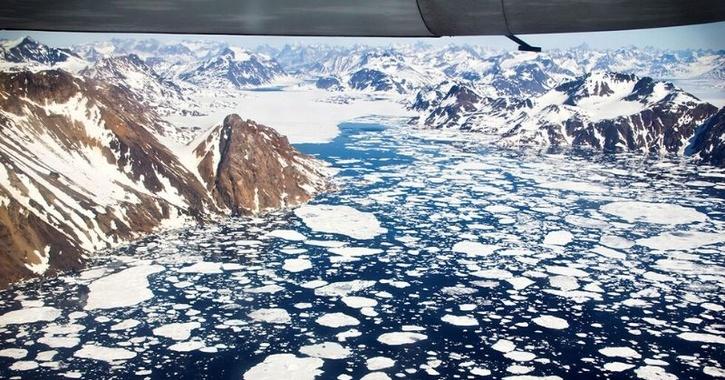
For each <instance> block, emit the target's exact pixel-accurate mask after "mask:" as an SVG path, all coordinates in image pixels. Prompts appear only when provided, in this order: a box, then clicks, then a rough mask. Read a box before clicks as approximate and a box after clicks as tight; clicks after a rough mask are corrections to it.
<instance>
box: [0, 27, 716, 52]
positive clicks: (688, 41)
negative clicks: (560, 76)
mask: <svg viewBox="0 0 725 380" xmlns="http://www.w3.org/2000/svg"><path fill="white" fill-rule="evenodd" d="M26 35H29V36H31V37H32V38H34V39H36V40H37V41H40V42H43V43H45V44H48V45H51V46H55V47H68V46H71V45H76V44H83V43H88V42H94V41H107V40H109V39H112V38H134V39H145V38H156V39H158V40H161V41H168V42H174V41H180V40H188V39H196V38H200V39H206V40H220V41H226V42H228V43H229V44H230V45H232V46H242V47H255V46H259V45H265V44H267V45H271V46H275V47H280V46H283V45H285V44H327V45H341V46H350V45H355V44H365V45H393V44H406V43H416V42H424V43H428V44H431V45H447V44H457V45H464V44H468V45H480V46H488V47H493V48H503V49H515V48H516V45H515V44H514V43H513V42H511V41H509V40H508V39H506V38H505V37H499V36H479V37H441V38H369V37H366V38H351V37H269V36H224V35H219V36H213V35H203V36H198V35H197V36H195V35H172V34H153V35H152V34H134V33H126V34H123V33H67V32H35V31H2V30H0V39H16V38H20V37H23V36H26ZM724 36H725V22H718V23H711V24H702V25H691V26H678V27H668V28H656V29H639V30H628V31H616V32H594V33H566V34H539V35H522V36H519V37H521V38H522V39H524V40H525V41H526V42H528V43H529V44H531V45H534V46H541V47H542V48H544V50H546V49H557V48H567V47H573V46H579V45H582V44H586V45H588V46H589V47H591V48H595V49H612V48H619V47H623V46H637V47H647V46H651V47H656V48H662V49H689V48H693V49H700V48H702V49H725V37H724Z"/></svg>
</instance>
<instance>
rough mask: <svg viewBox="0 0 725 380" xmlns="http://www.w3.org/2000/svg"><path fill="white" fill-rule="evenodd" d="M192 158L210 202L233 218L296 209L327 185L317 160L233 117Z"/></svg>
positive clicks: (275, 135)
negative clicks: (230, 214)
mask: <svg viewBox="0 0 725 380" xmlns="http://www.w3.org/2000/svg"><path fill="white" fill-rule="evenodd" d="M194 154H195V155H196V157H197V158H200V159H201V161H200V163H199V173H200V174H201V176H202V178H203V180H204V182H206V187H207V189H208V190H209V191H210V193H211V194H212V196H213V198H214V200H215V201H216V203H217V204H218V205H220V206H223V207H225V208H227V209H229V210H231V212H232V213H233V214H237V215H239V214H252V213H257V212H260V211H264V210H268V209H275V208H281V207H287V206H293V205H298V204H300V203H303V202H305V201H307V200H309V199H310V197H311V196H312V195H313V194H314V193H315V192H318V191H321V190H323V189H324V188H325V187H326V184H325V177H326V174H325V170H324V169H323V168H322V166H321V165H320V163H319V162H318V161H317V160H315V159H313V158H312V157H308V156H305V155H303V154H301V153H299V152H298V151H297V150H295V149H294V148H292V146H291V145H290V144H289V142H288V141H287V138H286V137H284V136H282V135H280V134H278V133H277V132H276V131H274V130H273V129H271V128H269V127H265V126H263V125H259V124H257V123H255V122H253V121H251V120H242V118H241V117H239V115H236V114H232V115H229V116H227V117H226V118H225V119H224V123H223V124H222V125H220V126H217V127H215V128H214V129H213V130H212V131H211V133H210V134H209V135H208V137H207V138H206V139H205V140H204V141H202V142H201V143H200V144H199V145H198V146H197V147H196V148H195V149H194ZM215 162H216V167H215V166H214V165H215Z"/></svg>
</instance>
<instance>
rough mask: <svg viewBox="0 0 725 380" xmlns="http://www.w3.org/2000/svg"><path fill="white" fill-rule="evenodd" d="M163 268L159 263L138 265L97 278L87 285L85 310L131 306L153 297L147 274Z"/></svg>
mask: <svg viewBox="0 0 725 380" xmlns="http://www.w3.org/2000/svg"><path fill="white" fill-rule="evenodd" d="M163 270H164V267H162V266H160V265H139V266H136V267H132V268H128V269H124V270H122V271H120V272H118V273H114V274H112V275H109V276H106V277H103V278H99V279H98V280H96V281H93V282H92V283H91V284H90V285H88V290H89V291H90V292H89V293H88V300H87V301H86V306H85V307H84V309H85V310H94V309H113V308H117V307H128V306H133V305H136V304H138V303H141V302H143V301H146V300H149V299H151V298H153V296H154V293H153V292H152V291H151V290H150V289H149V282H148V276H149V275H151V274H154V273H158V272H161V271H163Z"/></svg>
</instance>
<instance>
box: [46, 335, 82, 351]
mask: <svg viewBox="0 0 725 380" xmlns="http://www.w3.org/2000/svg"><path fill="white" fill-rule="evenodd" d="M38 343H42V344H44V345H46V346H48V347H52V348H73V347H75V346H77V345H79V344H80V343H81V340H80V339H79V338H76V337H69V336H52V335H46V336H43V337H40V338H39V339H38Z"/></svg>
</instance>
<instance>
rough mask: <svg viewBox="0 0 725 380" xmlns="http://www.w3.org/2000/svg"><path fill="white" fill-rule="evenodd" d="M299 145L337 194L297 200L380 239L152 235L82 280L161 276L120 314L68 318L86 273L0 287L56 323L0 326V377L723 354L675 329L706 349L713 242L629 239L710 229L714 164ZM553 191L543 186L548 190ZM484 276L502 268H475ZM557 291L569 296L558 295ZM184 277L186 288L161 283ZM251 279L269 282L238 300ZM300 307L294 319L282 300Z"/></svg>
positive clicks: (719, 272)
mask: <svg viewBox="0 0 725 380" xmlns="http://www.w3.org/2000/svg"><path fill="white" fill-rule="evenodd" d="M297 147H298V149H300V150H301V151H303V152H305V153H308V154H311V155H315V156H317V157H319V158H322V159H325V160H327V161H328V162H331V163H332V165H333V166H334V167H336V168H338V169H339V170H340V171H339V173H338V175H337V176H336V180H335V181H336V185H337V189H338V190H337V191H335V192H332V193H329V194H325V195H322V196H320V197H318V198H316V199H315V200H314V201H313V202H312V203H314V204H324V205H348V206H351V207H353V208H355V209H357V210H360V211H362V212H367V213H372V214H373V215H375V217H376V218H377V219H378V221H379V222H380V224H381V225H382V227H384V228H386V229H387V232H386V233H382V234H380V235H378V236H375V237H374V238H372V239H367V240H366V239H354V238H351V237H348V236H344V235H338V234H330V233H322V232H318V231H313V230H312V229H310V228H309V227H308V226H307V225H306V224H305V223H304V222H303V221H302V220H300V219H299V218H297V217H296V216H295V215H293V214H292V213H291V212H279V213H273V214H270V215H266V216H264V217H262V218H258V219H232V220H228V221H225V222H223V223H221V224H219V225H214V226H204V227H194V228H188V229H183V230H178V231H173V232H168V233H164V234H160V235H156V236H151V237H149V238H146V239H144V240H142V241H139V242H136V243H134V244H132V245H131V246H129V247H126V248H122V249H119V250H117V251H115V252H113V253H112V257H111V258H109V257H108V256H104V257H102V258H98V259H97V260H95V262H94V264H95V266H96V267H97V268H101V269H105V271H104V273H100V274H97V276H98V277H97V278H102V277H104V276H106V275H109V274H111V273H114V272H117V271H119V270H121V269H124V268H127V267H135V266H140V265H150V264H154V265H161V266H163V268H164V270H163V271H162V272H160V273H156V274H152V275H150V276H149V282H150V285H149V289H151V290H152V291H153V298H151V299H149V300H147V301H144V302H142V303H139V304H137V305H133V306H130V307H119V308H114V309H108V310H90V311H86V313H87V315H84V316H80V317H78V318H77V319H75V320H74V322H71V320H70V318H69V316H70V315H71V313H72V312H77V311H82V310H83V308H84V306H85V305H86V302H87V296H88V289H87V285H88V284H90V283H92V282H93V281H94V280H95V279H96V277H94V276H91V275H89V274H88V272H87V273H86V275H85V276H83V275H79V274H70V275H68V276H64V277H61V278H56V279H50V280H45V281H43V282H34V283H29V284H25V285H21V286H18V287H16V288H15V289H12V290H9V291H5V292H3V293H2V294H0V297H1V303H0V315H2V314H3V313H5V312H8V311H10V310H16V309H20V308H21V307H22V306H21V303H22V302H23V301H25V302H26V305H25V307H26V308H28V307H33V306H37V305H36V304H34V303H33V302H41V301H42V303H43V304H44V305H45V306H50V307H54V308H57V309H59V310H61V311H62V313H61V316H60V317H58V318H57V319H56V320H54V321H53V322H37V323H27V324H21V325H6V326H3V327H0V340H1V341H2V342H3V343H2V346H1V348H23V349H25V350H27V351H28V352H27V355H26V356H25V357H24V358H22V359H17V360H16V359H11V358H5V357H0V377H7V378H9V377H11V376H22V377H23V378H59V377H62V376H63V374H69V373H70V374H73V375H80V376H82V377H83V378H94V379H95V378H137V377H148V378H154V379H171V378H173V379H198V378H208V379H240V378H242V377H243V376H244V374H245V373H247V372H248V371H249V370H250V369H251V368H252V367H254V366H255V365H257V364H259V363H261V362H262V361H263V360H264V359H265V358H267V357H268V356H269V355H273V354H279V353H292V354H295V355H297V356H298V357H305V355H303V354H301V353H299V352H298V350H299V349H300V348H301V347H303V346H305V345H310V344H313V343H321V342H338V343H339V344H341V345H343V346H344V347H346V348H348V349H349V350H350V351H351V352H352V354H351V355H350V356H349V357H347V358H345V359H325V360H324V364H323V365H322V367H321V368H320V371H322V373H321V375H319V376H318V378H320V379H336V378H338V377H339V376H343V377H342V378H346V377H345V376H350V378H354V379H359V378H362V377H363V376H365V375H366V374H368V373H369V372H371V371H370V370H369V369H368V368H366V360H367V359H369V358H372V357H376V356H385V357H388V358H391V359H394V360H395V365H394V366H393V367H391V368H386V369H382V370H380V372H384V373H385V374H387V376H389V377H390V378H408V379H427V378H476V375H475V374H476V373H483V372H484V371H483V370H486V371H490V373H491V375H490V376H489V378H502V377H506V376H515V375H516V374H523V373H526V374H527V375H530V376H558V377H560V378H567V379H568V378H571V379H599V378H637V377H638V376H640V377H643V378H646V377H647V376H653V375H652V374H653V373H658V372H659V373H660V376H661V377H650V378H668V377H666V376H667V375H666V374H662V373H667V374H670V376H677V377H678V378H681V379H684V378H692V379H699V378H707V376H708V375H706V373H712V371H715V370H717V369H718V368H722V366H723V364H724V363H725V355H724V354H723V352H725V351H724V350H723V344H722V343H704V342H698V341H691V340H686V339H684V338H682V337H680V334H682V333H686V332H696V333H707V334H710V335H708V336H709V337H710V338H711V339H714V340H716V341H717V340H718V339H724V334H723V332H722V331H723V328H722V326H723V322H724V321H723V312H722V311H718V310H719V308H718V307H721V305H723V304H724V303H725V301H724V300H723V292H722V285H723V283H724V282H723V281H725V275H723V273H725V271H723V261H724V260H723V256H722V254H723V250H724V248H723V244H722V243H717V242H714V243H712V242H711V244H702V243H703V242H704V241H703V239H705V238H704V237H703V236H699V235H698V236H696V237H692V240H695V241H699V243H698V244H694V243H693V245H695V247H690V248H681V249H677V250H669V249H664V250H663V249H661V248H658V249H654V248H648V247H646V246H645V245H643V244H646V243H644V240H642V239H647V238H651V237H654V236H658V235H660V234H664V233H668V232H673V231H674V232H677V233H687V232H688V231H689V232H702V233H708V234H717V233H722V231H723V220H725V218H723V211H724V210H725V208H723V188H724V186H723V177H722V176H720V174H719V173H721V172H717V171H715V170H714V169H707V168H704V167H701V168H698V167H694V166H692V165H690V164H687V163H682V162H679V161H660V160H652V159H649V158H642V157H639V156H621V155H620V156H617V157H614V158H613V157H612V156H592V155H581V152H563V153H557V154H550V153H546V152H543V153H542V152H534V153H531V152H525V151H510V150H500V149H496V148H493V147H490V146H488V145H485V144H482V143H480V142H478V141H476V140H475V139H474V136H466V135H463V136H461V135H442V134H436V133H424V132H414V131H409V130H407V129H403V128H397V127H396V128H384V127H382V126H380V125H375V124H360V123H349V124H343V125H341V134H340V136H338V137H337V138H336V139H335V140H333V141H332V142H330V143H327V144H302V145H298V146H297ZM566 181H570V182H576V183H579V184H582V183H583V184H588V185H591V186H594V188H593V189H588V191H585V192H582V191H580V190H581V189H579V190H576V191H575V190H571V189H567V188H571V186H564V185H561V184H562V183H564V182H566ZM551 183H555V184H558V185H556V186H553V187H554V188H552V186H549V185H546V184H551ZM557 187H558V188H557ZM617 201H638V202H649V203H656V204H662V205H679V206H681V207H683V208H684V209H686V210H693V211H696V212H697V213H699V214H702V215H704V216H705V217H706V219H705V220H699V221H688V222H686V223H680V224H667V223H652V222H648V221H644V220H637V221H628V220H626V219H625V218H623V217H621V216H617V215H612V214H607V213H606V212H604V211H603V210H605V209H604V208H602V207H603V206H604V205H607V204H610V203H612V202H617ZM504 206H505V208H504ZM507 208H508V209H507ZM672 217H673V218H678V217H679V216H678V215H672ZM343 223H344V222H343ZM279 229H284V230H295V231H297V232H299V233H302V234H303V235H305V237H306V238H307V239H314V240H329V241H341V242H345V244H347V245H348V246H351V247H369V248H377V249H381V250H382V251H383V252H382V253H379V254H375V255H371V256H364V257H360V258H359V259H358V260H356V261H339V260H338V259H339V258H338V257H337V256H336V255H334V254H332V253H331V252H330V251H328V249H327V248H324V247H320V246H316V245H312V244H309V242H304V241H289V240H284V239H278V238H272V239H269V238H263V236H264V235H265V234H266V233H268V232H269V231H273V230H279ZM551 231H567V232H569V233H571V236H572V239H571V241H570V242H568V243H566V244H565V245H562V246H557V245H552V244H544V243H543V242H544V240H545V238H546V236H547V235H548V234H549V232H551ZM606 236H615V237H617V238H619V239H621V240H618V241H619V242H620V243H621V242H622V241H624V242H629V243H626V244H624V243H622V244H624V245H630V244H631V246H628V247H626V248H625V247H616V248H611V247H610V249H613V250H614V251H616V253H617V254H618V255H623V256H622V257H620V256H617V257H618V258H613V257H609V256H606V255H602V254H599V253H596V252H593V251H592V249H594V248H596V247H602V246H603V242H604V241H609V240H607V238H606ZM707 236H709V237H710V238H712V236H713V235H707ZM714 240H717V239H714ZM250 241H251V242H250ZM461 241H475V242H479V243H482V244H489V245H495V246H496V247H497V248H496V249H495V250H494V251H495V252H493V253H490V254H486V255H467V254H466V253H461V252H454V251H453V250H452V247H454V245H456V244H457V243H460V242H461ZM608 244H610V246H611V245H612V243H611V242H609V243H608ZM613 245H617V244H613ZM291 258H307V259H309V260H310V262H311V263H312V267H311V268H310V269H307V270H305V271H302V272H299V273H292V272H289V271H286V270H284V269H283V268H282V265H283V263H284V261H285V260H287V259H291ZM199 261H205V262H218V263H226V264H230V263H233V264H239V265H240V268H235V269H225V270H220V271H219V273H210V274H198V273H183V272H180V271H179V270H180V269H181V268H184V267H187V266H188V265H191V264H193V263H195V262H199ZM562 268H563V269H562ZM494 269H498V270H501V271H506V273H508V275H500V273H499V275H498V276H482V273H484V272H485V273H489V274H490V273H492V272H490V271H491V270H494ZM486 271H489V272H486ZM91 274H93V273H92V272H91ZM84 277H85V278H84ZM524 277H525V278H527V279H529V280H530V281H531V284H530V285H529V286H527V287H525V288H523V289H516V288H515V287H514V286H513V285H512V283H510V282H509V281H507V279H514V280H516V279H518V280H520V279H521V278H524ZM311 280H324V281H327V282H328V283H335V282H339V281H352V280H368V281H370V280H372V281H376V283H375V285H374V286H372V287H370V288H368V289H365V290H362V291H359V292H354V293H352V295H356V296H364V297H368V298H373V299H375V300H376V301H377V302H378V304H377V306H375V307H373V309H374V312H375V313H377V315H376V316H366V315H363V314H362V313H361V311H360V310H358V309H354V308H351V307H348V306H346V305H345V304H344V303H343V302H341V301H340V299H339V298H335V297H321V296H316V295H315V293H314V290H313V289H308V288H305V287H303V286H301V285H302V284H304V283H305V282H307V281H311ZM391 281H397V282H395V283H394V282H391ZM562 281H563V282H568V283H569V284H570V285H571V284H572V282H573V283H574V285H572V286H569V287H567V286H565V285H561V283H560V282H562ZM184 282H188V283H189V285H188V286H186V287H178V286H175V284H176V285H178V284H181V283H184ZM268 285H276V286H279V287H280V288H281V290H280V291H278V292H275V293H273V294H268V293H254V292H250V290H253V289H255V288H258V287H262V286H268ZM396 285H397V286H396ZM300 303H309V304H311V307H309V308H306V309H299V308H297V307H295V305H299V304H300ZM260 308H282V309H285V310H286V311H287V312H288V313H289V315H290V317H291V323H289V324H281V325H275V324H268V323H262V322H255V321H253V320H252V319H251V318H249V316H248V314H249V313H250V312H252V311H254V310H258V309H260ZM335 312H340V313H345V314H347V315H349V316H352V317H354V318H356V319H358V320H359V321H360V324H359V325H357V326H351V327H342V328H330V327H325V326H321V325H319V324H317V323H315V319H316V318H318V317H320V316H321V315H324V314H328V313H335ZM445 315H453V316H459V317H461V316H465V317H468V318H471V319H474V320H475V321H476V322H477V323H478V325H477V326H470V327H466V326H460V325H454V324H450V323H446V322H445V321H444V320H442V318H443V317H444V316H445ZM543 315H549V316H554V317H557V318H561V319H563V320H565V321H566V322H567V324H568V327H566V328H564V329H551V328H547V327H542V326H540V325H537V324H536V323H534V322H533V321H534V320H535V319H536V318H538V317H540V316H543ZM98 317H102V318H101V319H100V320H99V319H98ZM0 318H1V317H0ZM104 318H108V319H109V320H108V321H106V320H105V319H104ZM127 319H135V320H138V321H139V322H140V324H139V325H138V326H137V327H135V328H132V329H128V330H122V331H111V326H112V325H114V324H116V323H118V322H120V321H123V320H127ZM192 321H193V322H199V324H200V328H198V329H195V330H193V331H192V333H191V337H190V338H189V339H182V340H179V341H174V340H171V339H169V338H165V337H160V336H155V335H154V333H153V329H154V328H157V327H159V326H162V325H166V324H169V323H179V322H180V323H186V322H192ZM54 323H55V324H58V325H66V324H69V323H73V324H77V325H82V326H83V327H84V330H83V331H80V332H78V333H75V334H73V333H70V334H60V335H61V336H66V337H77V338H79V343H78V344H77V345H75V346H73V347H68V348H63V347H48V346H47V345H45V344H43V343H39V342H38V339H39V338H41V337H43V336H44V335H47V334H48V332H47V328H48V326H49V325H52V324H54ZM225 323H226V324H225ZM403 326H417V327H418V328H420V329H421V331H419V332H420V333H422V334H425V335H426V336H427V339H425V340H422V341H419V342H416V343H413V344H407V345H399V346H390V345H386V344H383V343H381V342H379V341H378V337H379V336H380V335H381V334H383V333H389V332H400V331H404V330H406V329H404V328H403ZM351 328H354V329H356V330H358V332H359V333H360V336H359V337H354V338H348V339H347V340H346V341H339V340H338V338H337V334H338V333H341V332H343V331H347V330H349V329H351ZM44 329H46V331H43V330H44ZM188 340H191V341H196V342H203V344H204V346H205V347H207V349H205V350H195V351H191V352H175V351H171V350H170V349H169V347H170V346H171V345H173V344H174V343H178V342H183V341H188ZM499 340H508V341H511V342H512V343H513V344H515V347H516V348H515V349H514V350H513V351H514V354H511V353H509V354H508V357H506V356H505V353H504V352H500V351H497V350H495V349H493V348H492V346H493V345H494V343H496V342H497V341H499ZM88 344H97V345H100V346H104V347H122V348H126V349H128V350H130V351H133V352H135V353H136V357H134V358H132V359H129V360H125V361H119V362H117V363H111V364H109V363H106V362H104V361H97V360H89V359H82V358H75V357H73V355H74V353H76V352H77V351H78V350H79V349H80V348H81V347H83V346H84V345H88ZM612 347H626V348H629V349H631V351H633V352H635V355H628V357H612V356H607V355H605V354H604V353H603V352H602V351H600V350H603V349H606V348H612ZM211 348H213V349H211ZM48 350H55V351H57V354H56V355H55V356H54V358H53V359H52V360H50V361H42V360H38V359H36V355H37V354H38V353H39V352H43V351H48ZM205 351H206V352H205ZM210 351H214V352H210ZM604 352H605V353H609V352H610V351H607V350H604ZM17 361H34V362H36V363H37V364H38V365H39V367H38V368H37V369H32V370H28V371H19V370H12V369H10V366H12V365H13V364H14V363H16V362H17ZM612 362H620V363H624V365H626V366H627V367H629V366H631V368H627V369H625V370H623V371H622V372H613V371H609V370H607V369H606V368H605V364H607V363H612ZM474 369H477V370H474ZM297 376H301V374H300V373H298V374H297ZM297 376H295V375H286V376H285V377H286V378H289V379H295V378H300V377H297Z"/></svg>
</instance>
